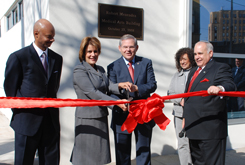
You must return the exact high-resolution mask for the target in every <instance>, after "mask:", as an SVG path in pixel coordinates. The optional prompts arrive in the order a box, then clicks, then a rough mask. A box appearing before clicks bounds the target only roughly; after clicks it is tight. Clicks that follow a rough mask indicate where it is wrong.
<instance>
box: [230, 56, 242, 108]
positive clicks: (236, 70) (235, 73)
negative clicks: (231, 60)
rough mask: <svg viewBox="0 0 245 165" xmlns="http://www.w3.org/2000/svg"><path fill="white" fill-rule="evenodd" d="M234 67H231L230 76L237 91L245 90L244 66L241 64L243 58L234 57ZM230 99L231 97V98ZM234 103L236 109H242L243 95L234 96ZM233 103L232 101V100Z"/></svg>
mask: <svg viewBox="0 0 245 165" xmlns="http://www.w3.org/2000/svg"><path fill="white" fill-rule="evenodd" d="M235 64H236V67H233V68H232V70H231V71H232V77H233V79H234V82H235V84H236V87H237V90H238V91H245V67H244V66H243V59H239V58H236V59H235ZM231 99H232V98H231ZM233 99H235V100H236V101H235V103H236V104H237V105H236V106H235V107H236V108H237V109H236V110H237V111H244V98H243V97H235V98H233ZM233 103H234V102H233Z"/></svg>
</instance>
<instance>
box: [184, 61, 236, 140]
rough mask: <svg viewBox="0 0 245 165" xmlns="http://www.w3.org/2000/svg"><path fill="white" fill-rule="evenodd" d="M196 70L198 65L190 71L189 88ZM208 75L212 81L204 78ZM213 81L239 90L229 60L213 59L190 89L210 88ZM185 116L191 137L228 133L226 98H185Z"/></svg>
mask: <svg viewBox="0 0 245 165" xmlns="http://www.w3.org/2000/svg"><path fill="white" fill-rule="evenodd" d="M196 70H197V67H195V68H193V69H192V70H191V71H190V73H189V76H188V81H187V83H186V91H187V89H188V86H189V83H190V80H191V78H192V76H193V74H194V72H195V71H196ZM205 78H206V79H207V80H208V81H204V82H201V81H202V80H204V79H205ZM211 85H215V86H218V85H221V86H223V87H224V89H225V91H233V90H236V86H235V83H234V82H233V79H232V76H231V69H230V67H229V66H228V65H227V64H224V63H218V62H216V61H214V60H211V61H210V62H209V63H208V64H207V65H206V66H205V68H204V69H203V70H202V71H201V72H200V73H199V75H198V76H197V78H196V79H195V81H194V82H193V85H192V87H191V90H190V92H193V91H201V90H207V89H208V88H209V87H210V86H211ZM184 118H185V128H186V134H187V137H188V138H189V139H202V140H204V139H205V140H207V139H221V138H225V137H226V136H227V111H226V99H225V98H222V97H220V96H215V95H210V96H206V97H201V96H195V97H188V98H185V104H184Z"/></svg>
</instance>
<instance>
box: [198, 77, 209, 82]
mask: <svg viewBox="0 0 245 165" xmlns="http://www.w3.org/2000/svg"><path fill="white" fill-rule="evenodd" d="M208 81H209V80H208V79H206V78H205V79H203V80H202V81H200V82H201V83H202V82H208Z"/></svg>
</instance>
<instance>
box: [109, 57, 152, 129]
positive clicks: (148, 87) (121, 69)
mask: <svg viewBox="0 0 245 165" xmlns="http://www.w3.org/2000/svg"><path fill="white" fill-rule="evenodd" d="M107 70H108V77H109V79H110V80H111V81H112V82H114V83H119V82H126V81H129V82H132V79H131V77H130V74H129V71H128V67H127V66H126V64H125V61H124V59H123V57H121V58H119V59H117V60H116V61H114V62H113V63H111V64H110V65H108V67H107ZM134 84H136V85H137V86H138V92H134V93H130V97H133V99H134V100H139V99H147V98H148V97H150V94H151V93H153V92H154V91H155V90H156V88H157V82H156V80H155V75H154V71H153V67H152V61H151V60H149V59H147V58H143V57H139V56H135V64H134ZM112 97H114V98H121V99H126V98H127V97H126V94H121V95H112ZM114 109H115V110H114V111H112V125H111V126H112V129H113V130H116V131H117V132H121V133H122V131H121V126H122V124H123V123H124V121H125V120H126V118H127V116H128V113H123V112H122V110H121V109H120V108H119V107H115V108H114ZM154 125H155V123H154V121H151V122H149V123H148V124H146V126H147V127H153V126H154ZM124 133H127V131H124Z"/></svg>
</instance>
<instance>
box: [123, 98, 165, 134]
mask: <svg viewBox="0 0 245 165" xmlns="http://www.w3.org/2000/svg"><path fill="white" fill-rule="evenodd" d="M163 102H164V99H163V98H162V97H160V96H159V95H158V94H156V93H154V94H153V95H152V96H151V97H149V98H148V99H147V100H141V102H139V103H138V104H131V105H130V111H129V114H128V117H127V119H126V121H125V122H124V123H123V125H122V127H121V130H122V131H125V130H127V131H128V132H129V133H131V132H133V130H134V129H135V127H136V126H137V123H139V124H144V123H148V122H150V121H151V120H152V119H153V120H154V121H155V123H156V124H157V125H158V126H159V127H160V129H162V130H165V129H166V127H167V125H168V124H169V122H170V120H169V119H168V118H167V117H166V116H165V115H164V114H163V113H162V109H163V108H164V104H163Z"/></svg>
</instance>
